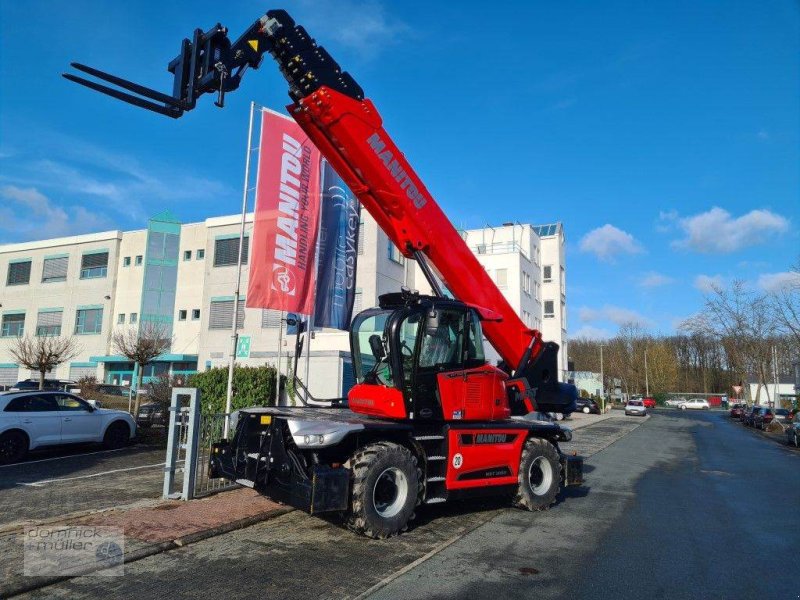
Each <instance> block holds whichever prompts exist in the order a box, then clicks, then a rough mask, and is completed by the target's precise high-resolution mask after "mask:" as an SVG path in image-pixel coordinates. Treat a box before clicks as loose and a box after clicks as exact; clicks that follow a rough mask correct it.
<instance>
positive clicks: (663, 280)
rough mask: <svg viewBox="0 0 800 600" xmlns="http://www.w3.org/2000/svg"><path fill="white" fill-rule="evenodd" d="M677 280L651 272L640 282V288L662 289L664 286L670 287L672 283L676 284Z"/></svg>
mask: <svg viewBox="0 0 800 600" xmlns="http://www.w3.org/2000/svg"><path fill="white" fill-rule="evenodd" d="M674 282H675V280H674V279H673V278H672V277H667V276H666V275H663V274H662V273H656V272H655V271H651V272H650V273H646V274H645V275H644V277H643V278H642V280H641V281H640V282H639V287H643V288H655V287H660V286H662V285H669V284H670V283H674Z"/></svg>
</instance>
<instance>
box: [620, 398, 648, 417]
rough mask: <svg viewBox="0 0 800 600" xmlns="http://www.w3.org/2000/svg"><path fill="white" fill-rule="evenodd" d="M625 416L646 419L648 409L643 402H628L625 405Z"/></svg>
mask: <svg viewBox="0 0 800 600" xmlns="http://www.w3.org/2000/svg"><path fill="white" fill-rule="evenodd" d="M625 414H626V415H629V416H641V417H644V416H645V415H646V414H647V407H646V406H645V405H644V401H642V400H628V403H627V404H626V405H625Z"/></svg>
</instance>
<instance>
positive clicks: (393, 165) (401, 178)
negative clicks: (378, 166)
mask: <svg viewBox="0 0 800 600" xmlns="http://www.w3.org/2000/svg"><path fill="white" fill-rule="evenodd" d="M367 143H368V144H369V147H370V148H372V151H373V152H374V153H375V154H377V155H378V158H380V159H381V162H383V164H384V165H385V166H386V168H387V169H388V171H389V172H390V173H391V174H392V177H394V179H395V181H397V183H399V184H400V187H401V188H402V189H404V190H405V191H406V196H408V198H409V200H411V202H413V203H414V206H416V207H417V208H422V207H423V206H425V204H427V202H428V199H427V198H426V197H425V196H423V195H422V192H420V191H419V190H418V189H417V186H416V185H414V182H413V181H411V178H410V177H409V176H408V173H406V172H405V169H403V167H402V166H400V163H399V162H397V159H396V158H395V157H394V155H393V154H392V151H391V150H384V148H386V142H384V141H383V140H382V139H381V136H379V135H378V134H377V133H373V134H372V135H371V136H369V137H368V138H367Z"/></svg>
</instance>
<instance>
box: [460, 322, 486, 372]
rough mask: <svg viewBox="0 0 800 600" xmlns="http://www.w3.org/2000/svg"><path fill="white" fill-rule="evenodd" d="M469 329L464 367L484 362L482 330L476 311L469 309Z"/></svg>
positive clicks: (477, 365) (479, 364) (476, 365)
mask: <svg viewBox="0 0 800 600" xmlns="http://www.w3.org/2000/svg"><path fill="white" fill-rule="evenodd" d="M467 318H468V319H469V330H468V335H467V347H466V348H465V350H464V366H465V367H466V368H470V367H479V366H481V365H483V364H484V363H485V362H486V355H485V354H484V352H483V331H481V320H480V317H478V313H476V312H475V311H473V310H471V311H469V314H468V317H467Z"/></svg>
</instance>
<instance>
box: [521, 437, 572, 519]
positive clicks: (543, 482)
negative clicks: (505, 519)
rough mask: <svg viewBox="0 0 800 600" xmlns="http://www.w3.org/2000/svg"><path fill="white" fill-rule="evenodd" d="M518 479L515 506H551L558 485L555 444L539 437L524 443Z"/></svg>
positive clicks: (534, 508) (558, 476)
mask: <svg viewBox="0 0 800 600" xmlns="http://www.w3.org/2000/svg"><path fill="white" fill-rule="evenodd" d="M517 479H518V481H519V485H518V487H517V494H516V496H515V497H514V506H517V507H519V508H526V509H528V510H530V511H537V510H547V509H548V508H550V506H551V505H552V504H553V503H554V502H555V501H556V495H557V494H558V488H559V487H560V485H561V461H560V460H559V456H558V450H556V448H555V446H553V444H551V443H550V442H548V441H547V440H543V439H541V438H531V439H529V440H528V441H527V442H525V447H524V448H523V449H522V457H521V458H520V461H519V474H518V476H517Z"/></svg>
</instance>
